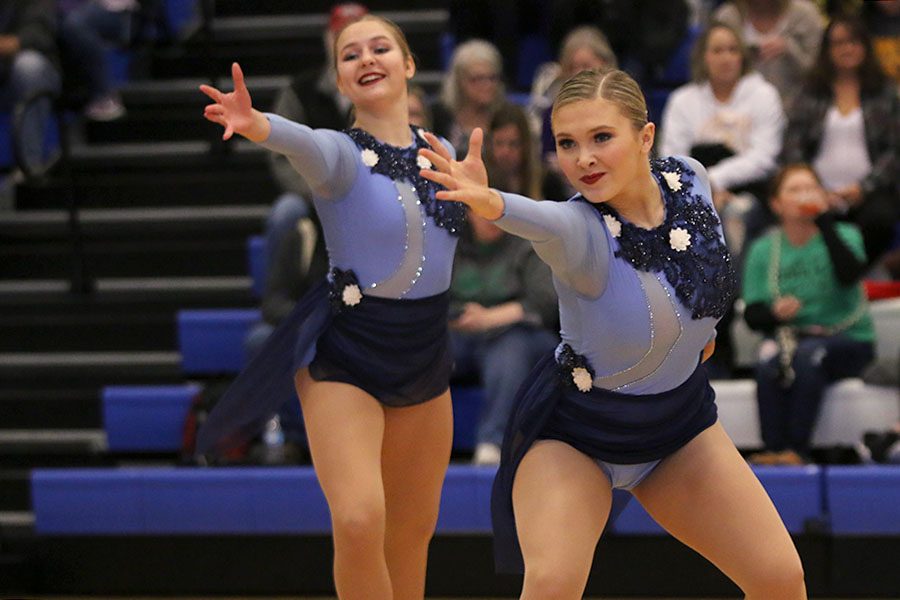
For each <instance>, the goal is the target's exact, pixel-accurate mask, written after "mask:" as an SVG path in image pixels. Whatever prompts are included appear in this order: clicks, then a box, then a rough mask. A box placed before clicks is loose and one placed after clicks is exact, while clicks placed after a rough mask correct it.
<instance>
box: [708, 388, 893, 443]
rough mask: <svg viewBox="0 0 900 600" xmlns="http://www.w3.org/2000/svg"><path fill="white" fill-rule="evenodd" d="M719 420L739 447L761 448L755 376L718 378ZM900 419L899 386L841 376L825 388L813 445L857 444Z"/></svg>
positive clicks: (814, 431) (717, 401) (717, 403)
mask: <svg viewBox="0 0 900 600" xmlns="http://www.w3.org/2000/svg"><path fill="white" fill-rule="evenodd" d="M712 384H713V388H714V389H715V390H716V405H717V406H718V409H719V420H720V421H721V422H722V426H723V427H725V430H726V431H727V432H728V435H729V436H731V439H732V440H733V441H734V443H735V445H737V447H738V448H759V447H761V446H762V439H761V438H760V434H759V415H758V413H757V406H756V382H755V381H753V380H752V379H734V380H716V381H713V382H712ZM898 419H900V401H898V397H897V390H896V389H894V388H891V387H885V386H878V385H868V384H866V383H864V382H863V381H862V380H861V379H858V378H852V379H844V380H841V381H839V382H837V383H835V384H834V385H832V386H830V387H829V388H828V390H827V391H826V392H825V398H824V400H823V402H822V411H821V413H820V415H819V420H818V421H817V422H816V427H815V429H814V430H813V439H812V443H813V447H829V446H853V445H854V444H856V443H858V442H859V441H860V440H862V435H863V433H865V432H866V431H873V430H874V431H880V430H882V429H886V428H887V427H888V426H890V424H891V423H895V422H897V420H898Z"/></svg>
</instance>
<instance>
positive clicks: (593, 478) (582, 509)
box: [513, 440, 612, 600]
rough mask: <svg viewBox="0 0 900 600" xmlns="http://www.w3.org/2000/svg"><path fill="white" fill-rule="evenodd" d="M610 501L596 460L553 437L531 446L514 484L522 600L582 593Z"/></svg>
mask: <svg viewBox="0 0 900 600" xmlns="http://www.w3.org/2000/svg"><path fill="white" fill-rule="evenodd" d="M611 506H612V489H611V485H610V482H609V479H608V478H607V477H606V474H605V473H603V471H602V470H601V469H600V467H599V466H598V465H597V463H595V462H594V460H593V459H591V458H590V457H588V456H586V455H584V454H582V453H581V452H579V451H577V450H575V449H574V448H572V447H571V446H569V445H568V444H564V443H562V442H558V441H552V440H542V441H539V442H537V443H536V444H535V445H534V446H533V447H532V448H531V449H530V450H528V452H527V453H526V454H525V457H524V458H523V459H522V463H521V464H520V465H519V468H518V470H517V471H516V479H515V481H514V483H513V507H514V510H515V515H516V530H517V531H518V534H519V543H520V544H521V547H522V555H523V557H524V558H525V582H524V585H523V587H522V600H579V599H580V598H581V595H582V593H584V587H585V585H586V584H587V578H588V574H589V573H590V570H591V563H592V561H593V559H594V550H595V548H596V546H597V541H598V540H599V539H600V534H601V533H603V528H604V527H605V525H606V520H607V518H608V517H609V510H610V507H611Z"/></svg>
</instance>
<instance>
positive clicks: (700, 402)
mask: <svg viewBox="0 0 900 600" xmlns="http://www.w3.org/2000/svg"><path fill="white" fill-rule="evenodd" d="M564 377H571V374H570V373H568V372H564V371H562V367H560V365H558V364H557V362H556V359H555V358H554V357H553V356H552V355H551V356H548V357H546V358H544V359H542V360H541V361H540V362H539V363H538V364H537V365H536V366H535V368H534V370H533V371H532V372H531V374H530V375H529V376H528V379H527V380H526V382H525V384H523V385H522V387H521V388H520V389H519V393H518V395H517V397H516V401H515V408H514V409H513V414H512V417H511V418H510V421H509V423H508V424H507V429H506V434H505V436H504V439H503V449H502V454H501V459H500V467H499V469H498V470H497V477H496V479H494V487H493V491H492V495H491V517H492V520H493V528H494V559H495V562H496V567H497V571H498V572H500V573H522V572H523V571H524V563H523V560H522V550H521V547H520V546H519V540H518V535H517V533H516V523H515V518H514V515H513V504H512V488H513V481H514V479H515V475H516V470H517V469H518V467H519V463H520V462H521V461H522V458H523V457H524V456H525V453H526V452H527V451H528V449H529V448H531V446H532V445H533V444H534V443H535V442H536V441H537V440H541V439H553V440H559V441H562V442H565V443H567V444H569V445H571V446H572V447H574V448H575V449H577V450H579V451H580V452H583V453H585V454H587V455H588V456H590V457H592V458H595V459H599V460H603V461H606V462H610V463H616V464H638V463H644V462H650V461H654V460H659V459H662V458H665V457H666V456H669V455H670V454H672V453H673V452H675V451H676V450H678V449H679V448H681V447H682V446H684V445H685V444H687V443H688V442H689V441H691V439H693V438H694V437H695V436H696V435H697V434H699V433H700V432H702V431H703V430H704V429H706V428H708V427H710V426H711V425H713V424H714V423H715V422H716V405H715V401H714V400H715V393H714V392H713V389H712V387H711V386H710V385H709V380H708V379H707V376H706V370H705V369H703V368H702V367H698V368H697V369H696V370H695V371H694V373H693V374H692V375H691V376H690V377H689V378H688V379H687V380H686V381H685V382H684V383H682V384H681V385H679V386H678V387H676V388H674V389H672V390H669V391H667V392H662V393H659V394H646V395H633V394H622V393H619V392H613V391H610V390H603V389H599V388H592V389H591V391H589V392H586V393H585V392H580V391H578V390H577V389H574V388H572V387H570V386H567V385H565V384H564V383H563V378H564ZM621 508H623V507H619V508H618V509H616V508H615V507H614V510H613V513H615V512H616V511H617V510H621ZM614 517H615V514H612V515H611V517H610V518H611V519H613V518H614Z"/></svg>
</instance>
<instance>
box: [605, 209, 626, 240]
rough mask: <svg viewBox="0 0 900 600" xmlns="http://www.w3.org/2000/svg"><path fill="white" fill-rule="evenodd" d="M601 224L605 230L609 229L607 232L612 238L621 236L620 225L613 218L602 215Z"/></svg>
mask: <svg viewBox="0 0 900 600" xmlns="http://www.w3.org/2000/svg"><path fill="white" fill-rule="evenodd" d="M603 222H604V223H606V228H607V229H609V232H610V233H611V234H612V236H613V237H614V238H617V237H619V236H620V235H621V234H622V224H621V223H620V222H619V220H618V219H617V218H615V217H614V216H612V215H603Z"/></svg>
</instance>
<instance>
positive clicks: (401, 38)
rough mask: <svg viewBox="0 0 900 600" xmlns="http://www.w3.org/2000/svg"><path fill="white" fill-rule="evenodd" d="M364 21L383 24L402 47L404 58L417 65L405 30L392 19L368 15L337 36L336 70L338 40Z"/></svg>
mask: <svg viewBox="0 0 900 600" xmlns="http://www.w3.org/2000/svg"><path fill="white" fill-rule="evenodd" d="M363 21H375V22H376V23H381V24H382V25H384V26H385V28H386V29H387V30H388V33H390V34H391V37H393V38H394V41H395V42H396V43H397V45H398V46H399V47H400V52H402V53H403V58H406V59H409V60H411V61H413V64H415V62H416V57H415V56H414V55H413V53H412V50H411V49H410V47H409V42H408V41H407V40H406V35H405V34H404V33H403V30H402V29H400V26H399V25H397V24H396V23H394V22H393V21H391V20H390V19H386V18H385V17H381V16H378V15H373V14H370V13H366V14H364V15H362V16H361V17H360V18H358V19H353V20H352V21H349V22H347V23H346V24H345V25H344V26H343V27H341V28H340V29H339V30H338V32H337V33H336V34H335V36H334V42H333V45H332V48H331V51H332V54H333V55H334V66H335V68H337V61H338V55H337V50H338V47H337V44H338V40H339V39H340V37H341V35H342V34H343V33H344V30H346V29H347V28H348V27H350V26H351V25H355V24H357V23H362V22H363Z"/></svg>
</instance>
